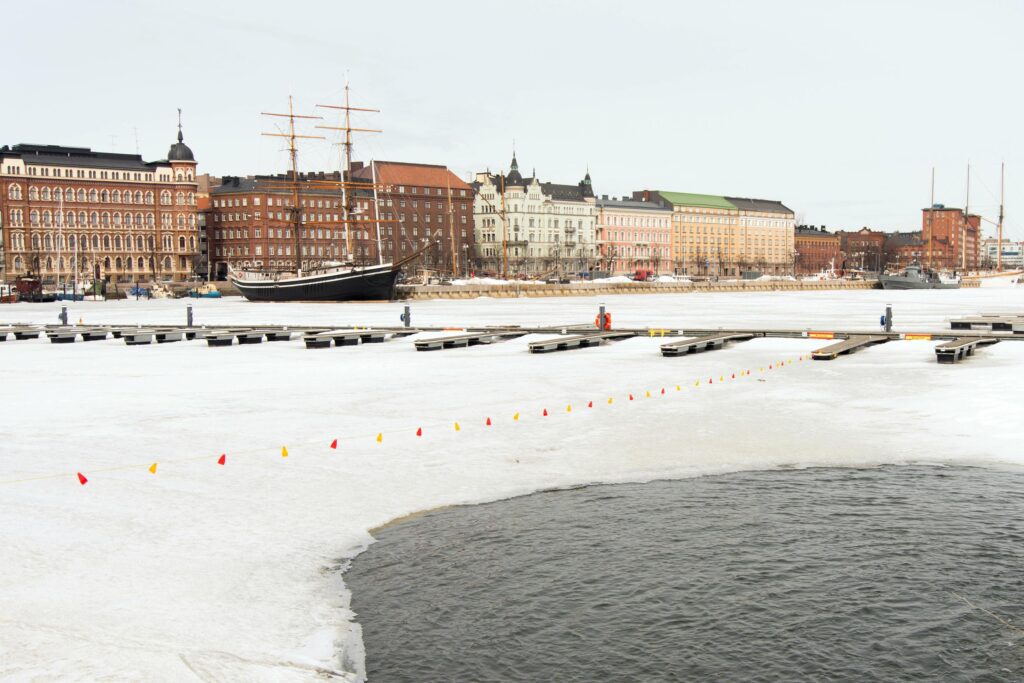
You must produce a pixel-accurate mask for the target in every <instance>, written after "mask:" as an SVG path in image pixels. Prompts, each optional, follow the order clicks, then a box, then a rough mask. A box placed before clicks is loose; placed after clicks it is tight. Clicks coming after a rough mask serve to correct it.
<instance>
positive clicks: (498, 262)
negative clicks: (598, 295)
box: [473, 154, 600, 277]
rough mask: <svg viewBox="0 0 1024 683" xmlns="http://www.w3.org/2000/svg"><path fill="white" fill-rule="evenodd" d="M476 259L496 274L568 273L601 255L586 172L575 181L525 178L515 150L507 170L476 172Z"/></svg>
mask: <svg viewBox="0 0 1024 683" xmlns="http://www.w3.org/2000/svg"><path fill="white" fill-rule="evenodd" d="M473 187H474V188H475V190H476V199H475V201H474V204H473V223H474V232H475V240H476V262H477V264H478V266H479V267H480V270H481V271H482V272H485V273H492V274H495V275H503V274H507V275H509V276H511V277H515V276H563V275H565V276H570V275H574V274H578V273H588V272H589V271H590V270H591V269H593V268H594V267H595V266H596V265H597V260H598V259H599V258H600V254H599V252H598V246H597V230H596V224H597V206H596V200H595V198H594V190H593V187H592V186H591V181H590V173H587V174H586V176H585V177H584V178H583V180H582V181H580V182H579V183H578V184H576V185H559V184H556V183H542V182H541V181H540V180H538V179H537V176H536V173H534V174H533V175H532V176H531V177H529V178H524V177H523V176H522V174H521V173H520V172H519V163H518V162H517V160H516V157H515V154H513V155H512V165H511V167H510V169H509V173H508V175H494V174H491V173H490V172H484V173H477V174H476V180H475V182H474V183H473Z"/></svg>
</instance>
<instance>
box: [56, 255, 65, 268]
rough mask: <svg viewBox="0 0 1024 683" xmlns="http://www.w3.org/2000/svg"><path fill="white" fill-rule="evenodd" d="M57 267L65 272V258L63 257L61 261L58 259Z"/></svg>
mask: <svg viewBox="0 0 1024 683" xmlns="http://www.w3.org/2000/svg"><path fill="white" fill-rule="evenodd" d="M57 267H58V268H60V269H61V270H64V257H63V256H61V257H60V258H59V259H57Z"/></svg>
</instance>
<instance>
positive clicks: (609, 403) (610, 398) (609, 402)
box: [608, 396, 612, 405]
mask: <svg viewBox="0 0 1024 683" xmlns="http://www.w3.org/2000/svg"><path fill="white" fill-rule="evenodd" d="M611 404H612V397H611V396H609V397H608V405H611Z"/></svg>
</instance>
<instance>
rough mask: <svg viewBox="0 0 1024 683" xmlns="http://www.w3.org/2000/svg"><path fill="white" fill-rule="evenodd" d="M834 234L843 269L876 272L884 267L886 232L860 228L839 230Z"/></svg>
mask: <svg viewBox="0 0 1024 683" xmlns="http://www.w3.org/2000/svg"><path fill="white" fill-rule="evenodd" d="M836 234H837V235H839V240H840V245H839V248H840V249H841V250H842V253H843V270H853V269H859V270H867V271H873V272H878V271H881V270H882V269H883V268H884V267H885V240H886V233H884V232H880V231H878V230H871V229H870V228H861V229H860V230H858V231H857V232H846V231H839V232H837V233H836Z"/></svg>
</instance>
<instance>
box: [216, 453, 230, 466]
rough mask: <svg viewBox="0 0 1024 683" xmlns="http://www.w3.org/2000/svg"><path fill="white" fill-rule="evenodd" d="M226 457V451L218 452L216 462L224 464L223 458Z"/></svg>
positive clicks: (225, 458)
mask: <svg viewBox="0 0 1024 683" xmlns="http://www.w3.org/2000/svg"><path fill="white" fill-rule="evenodd" d="M227 457H228V456H227V454H226V453H221V454H220V457H219V458H217V464H218V465H223V464H224V461H225V460H227Z"/></svg>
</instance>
